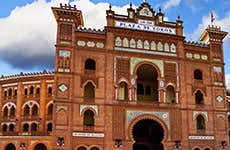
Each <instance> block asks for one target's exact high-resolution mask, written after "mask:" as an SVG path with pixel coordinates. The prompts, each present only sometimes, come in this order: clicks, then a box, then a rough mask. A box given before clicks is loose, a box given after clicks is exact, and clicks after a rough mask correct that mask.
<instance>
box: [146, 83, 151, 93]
mask: <svg viewBox="0 0 230 150" xmlns="http://www.w3.org/2000/svg"><path fill="white" fill-rule="evenodd" d="M145 95H148V96H149V95H151V86H149V85H147V86H146V88H145Z"/></svg>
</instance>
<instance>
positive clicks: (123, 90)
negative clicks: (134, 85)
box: [118, 82, 128, 100]
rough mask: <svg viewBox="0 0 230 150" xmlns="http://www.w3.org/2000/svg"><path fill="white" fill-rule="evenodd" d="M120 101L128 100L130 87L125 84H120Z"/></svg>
mask: <svg viewBox="0 0 230 150" xmlns="http://www.w3.org/2000/svg"><path fill="white" fill-rule="evenodd" d="M118 99H120V100H127V99H128V85H127V83H125V82H121V83H120V84H119V92H118Z"/></svg>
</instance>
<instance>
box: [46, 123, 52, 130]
mask: <svg viewBox="0 0 230 150" xmlns="http://www.w3.org/2000/svg"><path fill="white" fill-rule="evenodd" d="M52 130H53V124H52V123H48V124H47V131H48V132H51V131H52Z"/></svg>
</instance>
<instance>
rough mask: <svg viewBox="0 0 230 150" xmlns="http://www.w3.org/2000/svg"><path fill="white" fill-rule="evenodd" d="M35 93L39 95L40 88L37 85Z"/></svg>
mask: <svg viewBox="0 0 230 150" xmlns="http://www.w3.org/2000/svg"><path fill="white" fill-rule="evenodd" d="M36 95H40V88H39V87H37V89H36Z"/></svg>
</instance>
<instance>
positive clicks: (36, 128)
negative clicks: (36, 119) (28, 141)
mask: <svg viewBox="0 0 230 150" xmlns="http://www.w3.org/2000/svg"><path fill="white" fill-rule="evenodd" d="M31 131H32V132H36V131H38V125H37V124H36V123H32V124H31Z"/></svg>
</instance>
